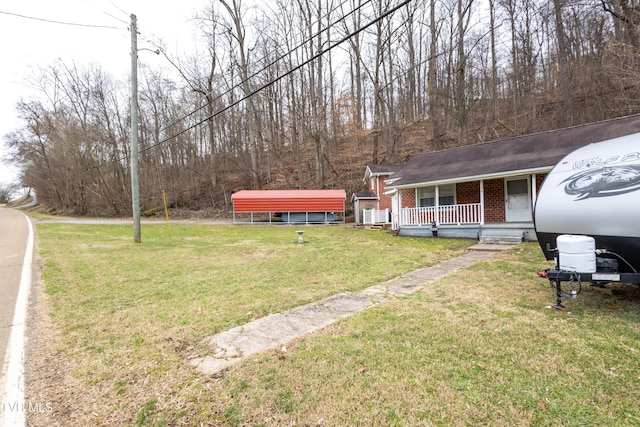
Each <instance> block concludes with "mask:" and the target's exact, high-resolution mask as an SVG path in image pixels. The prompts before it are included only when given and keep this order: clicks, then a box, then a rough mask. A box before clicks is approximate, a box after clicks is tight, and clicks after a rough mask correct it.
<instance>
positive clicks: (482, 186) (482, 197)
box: [480, 179, 484, 225]
mask: <svg viewBox="0 0 640 427" xmlns="http://www.w3.org/2000/svg"><path fill="white" fill-rule="evenodd" d="M480 225H484V179H481V180H480Z"/></svg>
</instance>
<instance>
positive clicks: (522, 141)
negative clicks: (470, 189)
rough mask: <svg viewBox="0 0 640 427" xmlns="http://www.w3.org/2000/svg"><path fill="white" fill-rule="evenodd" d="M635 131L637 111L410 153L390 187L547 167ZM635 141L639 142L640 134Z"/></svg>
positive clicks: (638, 121)
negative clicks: (632, 113)
mask: <svg viewBox="0 0 640 427" xmlns="http://www.w3.org/2000/svg"><path fill="white" fill-rule="evenodd" d="M638 132H640V115H633V116H626V117H621V118H617V119H611V120H605V121H601V122H596V123H590V124H586V125H580V126H574V127H570V128H565V129H559V130H554V131H548V132H541V133H536V134H531V135H525V136H520V137H515V138H509V139H503V140H497V141H490V142H484V143H480V144H474V145H467V146H462V147H456V148H451V149H447V150H442V151H433V152H430V153H425V154H421V155H418V156H416V157H413V158H411V159H410V160H409V161H408V162H407V163H405V165H404V166H403V167H402V168H400V169H399V170H397V171H396V172H395V173H394V174H393V175H392V176H391V178H392V179H394V181H393V183H392V184H391V185H390V187H396V188H398V187H413V186H417V185H424V184H429V183H440V182H447V181H448V182H454V181H458V182H461V181H465V180H474V179H483V178H484V179H487V178H491V177H498V176H506V175H515V174H519V173H523V174H524V173H536V172H544V171H549V170H551V169H552V168H553V166H555V165H556V164H557V163H558V162H559V161H560V160H561V159H562V158H563V157H565V156H566V155H567V154H569V153H571V152H572V151H574V150H576V149H577V148H580V147H582V146H584V145H587V144H591V143H594V142H599V141H605V140H608V139H613V138H618V137H621V136H625V135H630V134H633V133H638ZM638 141H639V142H640V135H639V139H638Z"/></svg>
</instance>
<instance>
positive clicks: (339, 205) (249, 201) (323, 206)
mask: <svg viewBox="0 0 640 427" xmlns="http://www.w3.org/2000/svg"><path fill="white" fill-rule="evenodd" d="M346 198H347V194H346V192H345V191H344V190H241V191H238V192H237V193H234V194H233V195H232V196H231V201H232V202H233V222H234V223H235V222H237V221H236V214H237V213H248V214H250V219H251V222H254V218H253V214H254V213H267V214H269V222H271V214H280V215H281V217H282V220H283V221H285V222H291V218H292V215H291V214H292V213H295V214H300V213H302V214H305V215H304V217H303V218H304V220H303V221H299V220H298V221H294V222H305V223H308V222H335V221H333V220H332V221H329V219H328V218H329V214H332V215H336V216H337V215H341V218H342V219H341V220H342V221H343V222H344V204H345V200H346ZM310 214H313V217H314V219H312V220H310ZM318 214H324V217H323V218H322V215H320V216H318ZM297 217H298V218H300V215H297ZM318 217H320V218H321V219H320V220H317V219H315V218H318Z"/></svg>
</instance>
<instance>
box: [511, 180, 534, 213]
mask: <svg viewBox="0 0 640 427" xmlns="http://www.w3.org/2000/svg"><path fill="white" fill-rule="evenodd" d="M505 184H506V185H505V187H506V202H505V217H506V218H505V219H506V220H507V222H514V221H531V220H532V216H531V192H530V190H529V178H517V179H507V180H506V182H505Z"/></svg>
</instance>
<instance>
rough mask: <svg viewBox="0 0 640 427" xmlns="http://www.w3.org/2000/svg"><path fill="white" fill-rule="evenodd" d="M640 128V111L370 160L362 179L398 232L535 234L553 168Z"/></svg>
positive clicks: (496, 236) (488, 236)
mask: <svg viewBox="0 0 640 427" xmlns="http://www.w3.org/2000/svg"><path fill="white" fill-rule="evenodd" d="M639 132H640V115H633V116H627V117H622V118H617V119H611V120H605V121H601V122H596V123H590V124H586V125H580V126H574V127H570V128H565V129H560V130H554V131H548V132H541V133H536V134H532V135H526V136H520V137H515V138H509V139H503V140H497V141H491V142H484V143H479V144H473V145H468V146H462V147H456V148H451V149H446V150H441V151H434V152H430V153H424V154H421V155H418V156H415V157H413V158H411V159H409V160H408V161H407V162H406V163H405V164H404V165H400V166H387V165H368V166H367V167H366V172H365V181H366V182H367V183H368V187H369V193H371V194H373V195H375V196H376V197H377V200H378V203H379V204H378V206H379V207H378V209H385V208H387V207H390V211H391V214H390V222H391V223H392V228H393V229H394V230H396V231H397V232H398V233H399V234H401V235H408V236H432V235H433V231H436V230H437V235H438V236H442V237H465V238H474V239H478V240H484V241H491V240H515V241H521V240H528V241H534V240H536V235H535V229H534V224H533V208H534V206H535V202H536V196H537V194H538V191H539V189H540V187H541V185H542V182H543V181H544V178H545V177H546V175H547V174H548V173H549V172H550V171H551V169H552V168H553V167H554V166H555V165H556V164H557V163H558V162H559V161H561V160H562V159H563V158H564V157H565V156H566V155H568V154H569V153H571V152H572V151H574V150H575V149H577V148H580V147H582V146H584V145H587V144H590V143H594V142H599V141H603V140H607V139H611V138H617V137H620V136H625V135H630V134H634V133H639ZM639 141H640V135H639ZM639 145H640V143H639ZM381 180H384V183H382V182H380V181H381Z"/></svg>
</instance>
